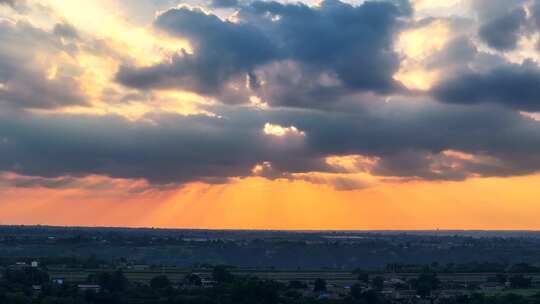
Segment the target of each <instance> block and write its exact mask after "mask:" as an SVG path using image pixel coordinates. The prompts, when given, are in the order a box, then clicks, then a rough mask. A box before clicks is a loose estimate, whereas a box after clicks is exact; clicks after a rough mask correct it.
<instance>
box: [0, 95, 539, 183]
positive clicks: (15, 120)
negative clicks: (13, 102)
mask: <svg viewBox="0 0 540 304" xmlns="http://www.w3.org/2000/svg"><path fill="white" fill-rule="evenodd" d="M356 107H358V106H356ZM346 110H347V111H346V112H335V113H333V114H332V115H329V114H328V113H326V112H324V111H294V110H279V111H277V110H276V111H270V112H259V111H254V110H249V109H243V110H242V109H238V108H234V109H232V108H229V107H225V108H222V110H221V113H220V114H221V115H222V116H223V118H214V117H206V116H189V117H184V116H178V115H172V114H171V115H168V114H167V115H165V114H162V115H154V116H149V117H147V118H148V119H152V120H153V121H154V123H152V124H149V123H144V122H130V121H126V120H124V119H122V118H120V117H115V116H101V117H98V116H80V115H75V116H74V115H60V114H58V115H52V116H50V115H47V116H34V115H29V114H17V115H6V114H4V115H2V117H1V119H0V138H2V139H3V140H2V141H1V144H0V151H2V153H1V154H0V171H11V172H16V173H18V174H21V175H26V176H41V177H48V178H53V177H60V176H85V175H90V174H98V175H106V176H111V177H116V178H137V179H138V178H143V179H146V180H148V181H150V182H151V183H154V184H170V183H185V182H189V181H197V180H198V181H216V180H219V181H220V182H223V181H226V180H227V179H228V178H230V177H243V176H250V175H252V174H253V173H252V169H253V167H254V166H255V165H256V164H261V163H263V162H269V163H270V164H271V166H272V176H273V178H276V177H280V176H281V174H282V176H284V177H287V178H289V176H290V174H294V173H306V172H313V171H317V172H330V173H332V172H336V169H335V168H332V167H330V166H329V165H327V164H326V163H325V162H324V158H325V157H327V156H329V155H350V154H362V155H366V156H372V157H377V158H379V159H380V161H379V163H378V165H376V166H375V167H374V168H373V169H372V172H374V173H376V174H378V175H383V176H399V177H406V178H422V179H451V180H460V179H464V178H467V177H469V176H473V175H474V176H476V175H479V176H510V175H521V174H529V173H533V172H536V171H538V170H539V169H540V157H538V156H537V155H540V138H539V137H538V136H537V135H538V133H539V132H540V123H538V122H536V121H533V120H531V119H528V118H525V117H523V116H521V115H520V114H518V113H514V112H511V111H507V110H504V109H502V108H493V107H486V106H469V107H464V106H452V105H440V104H435V103H428V104H423V105H409V104H402V103H396V104H392V103H391V104H380V105H376V106H371V107H369V108H363V107H360V108H354V107H353V106H348V108H346ZM396 113H399V115H397V114H396ZM266 122H272V123H275V124H281V125H294V126H296V127H298V128H299V129H300V130H302V131H304V132H305V134H306V135H305V137H304V138H301V139H300V140H291V138H287V137H285V138H278V137H274V136H268V135H265V134H264V133H263V132H262V127H263V126H264V124H265V123H266ZM445 150H457V151H463V152H465V153H471V154H474V155H475V159H474V160H464V159H459V158H455V157H453V156H452V155H444V154H442V153H441V152H442V151H445ZM452 162H456V163H458V164H459V166H457V167H456V166H453V165H452V164H451V163H452ZM280 172H281V174H280Z"/></svg>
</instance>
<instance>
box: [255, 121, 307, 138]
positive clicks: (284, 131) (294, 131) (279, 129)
mask: <svg viewBox="0 0 540 304" xmlns="http://www.w3.org/2000/svg"><path fill="white" fill-rule="evenodd" d="M263 131H264V134H266V135H271V136H278V137H283V136H289V135H292V136H305V135H306V134H305V133H304V132H303V131H300V130H298V128H296V127H295V126H290V127H283V126H280V125H275V124H271V123H266V124H265V125H264V128H263Z"/></svg>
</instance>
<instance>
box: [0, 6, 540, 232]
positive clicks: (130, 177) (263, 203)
mask: <svg viewBox="0 0 540 304" xmlns="http://www.w3.org/2000/svg"><path fill="white" fill-rule="evenodd" d="M343 1H344V2H342V1H340V0H323V1H322V2H317V1H316V0H306V1H305V2H292V1H277V2H276V1H260V0H185V1H182V0H93V1H86V0H69V1H66V0H0V224H49V225H85V226H94V225H96V226H152V227H191V228H258V229H437V228H440V229H540V217H539V216H538V214H539V212H538V211H539V210H540V187H539V185H540V61H539V60H540V1H532V0H409V1H408V0H374V1H362V0H352V1H350V0H343Z"/></svg>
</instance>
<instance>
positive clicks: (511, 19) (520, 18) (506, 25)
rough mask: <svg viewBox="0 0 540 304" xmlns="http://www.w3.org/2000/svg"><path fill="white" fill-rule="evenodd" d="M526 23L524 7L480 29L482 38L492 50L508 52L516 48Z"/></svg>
mask: <svg viewBox="0 0 540 304" xmlns="http://www.w3.org/2000/svg"><path fill="white" fill-rule="evenodd" d="M525 21H526V12H525V9H524V8H523V7H520V8H516V9H514V10H512V11H510V12H508V13H507V14H506V15H504V16H501V17H499V18H496V19H494V20H491V21H489V22H488V23H486V24H484V25H482V27H481V28H480V32H479V34H480V37H481V38H482V39H483V40H484V41H485V42H486V43H487V44H488V45H489V46H490V47H492V48H494V49H497V50H501V51H508V50H513V49H515V48H516V46H517V43H518V40H519V38H520V36H521V34H522V32H521V29H522V28H523V26H524V23H525Z"/></svg>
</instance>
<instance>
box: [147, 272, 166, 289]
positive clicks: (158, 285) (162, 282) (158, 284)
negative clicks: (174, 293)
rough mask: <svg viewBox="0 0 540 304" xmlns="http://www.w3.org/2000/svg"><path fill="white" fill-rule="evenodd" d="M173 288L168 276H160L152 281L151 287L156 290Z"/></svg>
mask: <svg viewBox="0 0 540 304" xmlns="http://www.w3.org/2000/svg"><path fill="white" fill-rule="evenodd" d="M170 286H171V281H170V280H169V278H168V277H167V276H166V275H160V276H157V277H154V278H152V280H150V287H152V288H154V289H163V288H167V287H170Z"/></svg>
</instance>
